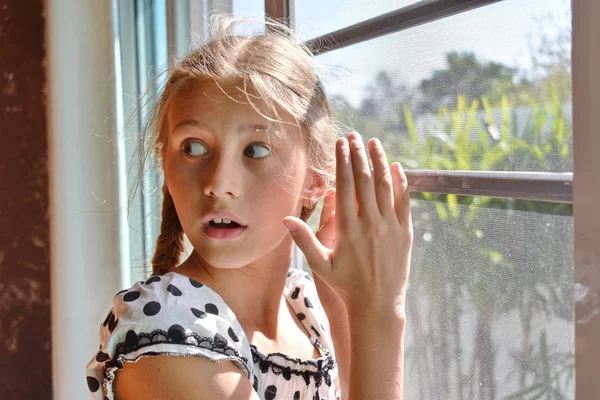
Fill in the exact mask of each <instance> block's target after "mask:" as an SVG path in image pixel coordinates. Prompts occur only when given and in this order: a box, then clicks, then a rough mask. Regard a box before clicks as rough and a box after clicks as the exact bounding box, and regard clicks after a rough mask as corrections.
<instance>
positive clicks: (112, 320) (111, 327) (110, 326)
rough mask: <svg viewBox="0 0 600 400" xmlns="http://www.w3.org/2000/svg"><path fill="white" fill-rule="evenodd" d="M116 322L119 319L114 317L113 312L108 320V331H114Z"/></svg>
mask: <svg viewBox="0 0 600 400" xmlns="http://www.w3.org/2000/svg"><path fill="white" fill-rule="evenodd" d="M118 323H119V320H118V319H117V318H116V317H115V314H113V315H111V316H110V319H109V320H108V331H109V332H111V333H112V331H114V330H115V328H116V327H117V324H118Z"/></svg>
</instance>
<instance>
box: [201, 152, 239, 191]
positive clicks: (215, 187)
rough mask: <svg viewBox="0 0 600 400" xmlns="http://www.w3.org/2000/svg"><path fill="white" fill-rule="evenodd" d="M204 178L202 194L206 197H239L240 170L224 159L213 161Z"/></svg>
mask: <svg viewBox="0 0 600 400" xmlns="http://www.w3.org/2000/svg"><path fill="white" fill-rule="evenodd" d="M209 170H210V172H209V174H208V176H207V177H206V183H205V185H204V194H205V195H207V196H208V197H227V196H229V197H232V198H237V197H239V195H240V177H239V171H240V168H239V167H237V166H236V165H235V162H233V161H232V160H227V159H225V158H224V157H219V158H218V159H215V162H214V163H213V165H212V166H211V168H209Z"/></svg>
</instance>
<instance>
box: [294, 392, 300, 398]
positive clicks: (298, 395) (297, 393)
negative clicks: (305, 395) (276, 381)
mask: <svg viewBox="0 0 600 400" xmlns="http://www.w3.org/2000/svg"><path fill="white" fill-rule="evenodd" d="M294 400H300V391H299V390H296V393H294Z"/></svg>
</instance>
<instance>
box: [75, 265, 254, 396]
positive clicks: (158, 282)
mask: <svg viewBox="0 0 600 400" xmlns="http://www.w3.org/2000/svg"><path fill="white" fill-rule="evenodd" d="M154 355H174V356H197V357H203V358H206V359H209V360H214V361H223V360H231V361H233V362H234V363H235V364H236V365H237V366H238V367H239V368H240V369H241V370H242V371H243V372H244V373H245V374H246V376H247V377H248V379H249V380H250V379H251V371H252V368H253V360H252V353H251V350H250V346H249V343H248V340H247V338H246V336H245V334H244V331H243V329H242V327H241V326H240V324H239V322H238V321H237V319H236V318H235V315H234V313H233V311H232V310H231V309H230V308H229V307H228V306H227V305H226V304H225V302H224V301H223V299H222V298H221V297H220V296H219V295H218V294H217V293H216V292H214V291H213V290H211V289H210V288H208V287H207V286H205V285H203V284H202V283H200V282H198V281H195V280H193V279H189V278H187V277H184V276H183V275H180V274H177V273H174V272H171V273H168V274H165V275H162V276H153V277H150V278H149V279H148V280H147V281H146V282H138V283H136V284H135V285H133V286H132V287H131V288H130V289H127V290H123V291H121V292H119V293H117V295H116V296H115V297H114V299H113V306H112V308H111V310H110V312H109V313H108V315H107V316H106V319H105V320H104V322H103V323H102V324H101V326H100V348H99V351H98V352H97V353H96V354H95V355H94V357H93V359H92V360H91V361H90V362H89V363H88V365H87V369H86V371H87V383H88V388H89V390H90V393H91V396H92V397H91V398H92V399H105V398H108V399H110V400H113V399H114V393H113V390H112V385H113V382H114V378H115V373H116V372H117V371H118V370H119V369H121V368H123V363H124V362H134V361H136V360H138V359H139V358H140V357H144V356H154Z"/></svg>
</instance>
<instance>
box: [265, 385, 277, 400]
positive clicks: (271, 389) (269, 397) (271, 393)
mask: <svg viewBox="0 0 600 400" xmlns="http://www.w3.org/2000/svg"><path fill="white" fill-rule="evenodd" d="M276 395H277V387H276V386H275V385H269V386H268V387H267V390H265V400H273V399H274V398H275V396H276Z"/></svg>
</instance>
